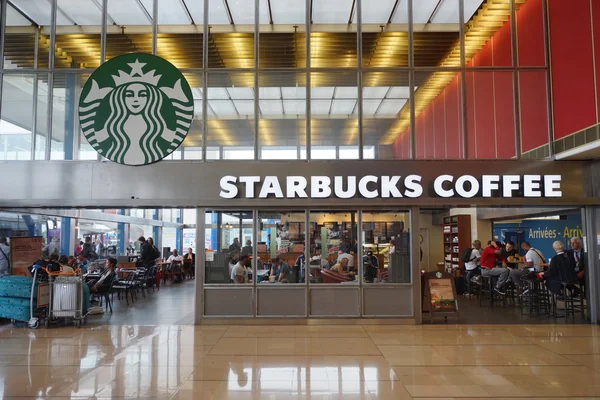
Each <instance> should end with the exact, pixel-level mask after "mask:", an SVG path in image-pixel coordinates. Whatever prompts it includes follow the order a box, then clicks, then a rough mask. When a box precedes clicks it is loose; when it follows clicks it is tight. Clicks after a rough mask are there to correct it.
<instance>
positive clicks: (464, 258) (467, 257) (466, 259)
mask: <svg viewBox="0 0 600 400" xmlns="http://www.w3.org/2000/svg"><path fill="white" fill-rule="evenodd" d="M472 252H473V248H472V247H469V248H468V249H466V250H465V251H463V252H462V254H461V255H460V259H461V260H462V261H464V262H466V263H467V262H471V261H473V260H472V259H471V253H472Z"/></svg>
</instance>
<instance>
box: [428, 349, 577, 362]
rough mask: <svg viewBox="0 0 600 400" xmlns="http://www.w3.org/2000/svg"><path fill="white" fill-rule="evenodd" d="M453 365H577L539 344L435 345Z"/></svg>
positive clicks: (438, 352) (440, 353)
mask: <svg viewBox="0 0 600 400" xmlns="http://www.w3.org/2000/svg"><path fill="white" fill-rule="evenodd" d="M433 348H434V351H435V352H436V353H437V354H439V355H441V356H442V357H444V358H445V359H447V360H448V361H449V362H450V363H451V365H575V364H574V362H573V361H571V360H569V359H567V358H565V357H562V356H560V355H558V354H555V353H552V352H550V351H548V350H545V349H542V348H541V347H538V346H521V345H515V346H511V345H504V346H497V345H475V346H433Z"/></svg>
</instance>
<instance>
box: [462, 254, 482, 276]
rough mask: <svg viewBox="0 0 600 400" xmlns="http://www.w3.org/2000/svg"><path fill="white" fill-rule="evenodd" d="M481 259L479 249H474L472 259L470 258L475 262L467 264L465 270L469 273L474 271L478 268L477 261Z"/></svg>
mask: <svg viewBox="0 0 600 400" xmlns="http://www.w3.org/2000/svg"><path fill="white" fill-rule="evenodd" d="M480 257H481V252H480V251H479V250H477V249H473V251H471V257H469V258H470V259H471V260H473V261H469V262H466V263H465V269H466V270H467V271H473V270H474V269H475V268H477V259H478V258H480Z"/></svg>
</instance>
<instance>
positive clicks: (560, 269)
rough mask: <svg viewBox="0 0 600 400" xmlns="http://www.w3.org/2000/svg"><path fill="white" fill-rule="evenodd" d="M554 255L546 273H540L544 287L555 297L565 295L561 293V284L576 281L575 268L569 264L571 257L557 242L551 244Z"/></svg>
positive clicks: (562, 245) (563, 246)
mask: <svg viewBox="0 0 600 400" xmlns="http://www.w3.org/2000/svg"><path fill="white" fill-rule="evenodd" d="M552 247H553V248H554V251H555V252H556V255H555V256H554V257H552V259H551V260H550V266H549V267H548V270H547V271H546V272H542V273H541V274H540V275H543V277H544V280H545V281H546V287H548V290H549V291H550V292H552V293H554V294H556V295H561V294H562V295H566V294H563V293H561V290H562V282H572V281H574V280H576V279H577V274H576V273H575V266H574V264H573V263H572V262H571V257H570V256H569V255H568V254H567V253H566V252H565V245H564V244H563V243H562V242H561V241H559V240H557V241H556V242H554V243H553V244H552Z"/></svg>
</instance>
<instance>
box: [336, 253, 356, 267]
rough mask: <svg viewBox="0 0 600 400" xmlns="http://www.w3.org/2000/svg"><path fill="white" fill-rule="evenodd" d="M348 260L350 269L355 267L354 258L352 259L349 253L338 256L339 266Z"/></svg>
mask: <svg viewBox="0 0 600 400" xmlns="http://www.w3.org/2000/svg"><path fill="white" fill-rule="evenodd" d="M344 258H345V259H347V260H348V267H354V257H352V256H351V255H350V254H348V253H342V254H340V255H339V256H338V258H337V262H336V263H337V264H341V263H342V260H343V259H344Z"/></svg>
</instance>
